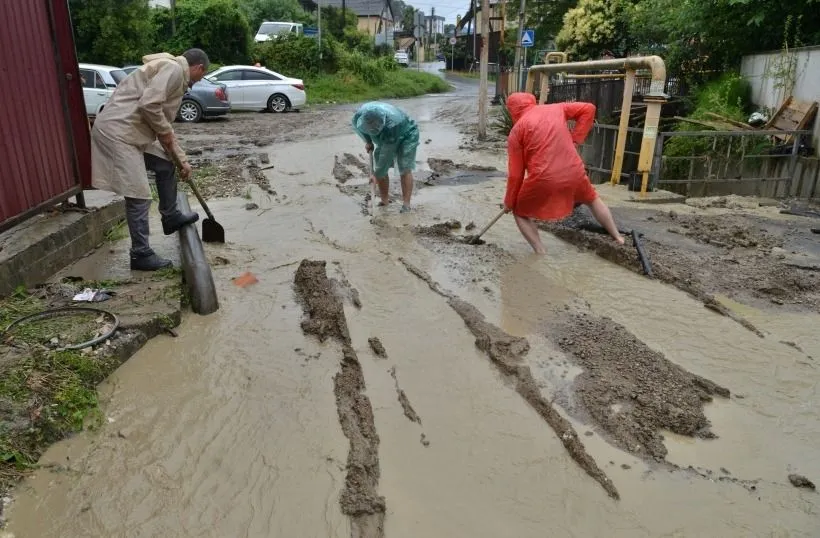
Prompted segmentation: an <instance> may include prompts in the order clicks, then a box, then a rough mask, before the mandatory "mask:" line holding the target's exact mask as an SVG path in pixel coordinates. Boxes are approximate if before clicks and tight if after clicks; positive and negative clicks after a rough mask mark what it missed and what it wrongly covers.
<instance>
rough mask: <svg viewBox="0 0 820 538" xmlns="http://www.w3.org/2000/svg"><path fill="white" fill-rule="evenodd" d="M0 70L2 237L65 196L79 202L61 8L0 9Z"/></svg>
mask: <svg viewBox="0 0 820 538" xmlns="http://www.w3.org/2000/svg"><path fill="white" fill-rule="evenodd" d="M0 65H2V68H0V87H2V88H4V89H6V100H5V102H4V104H3V106H0V162H2V163H3V172H2V181H0V231H3V230H5V229H7V228H9V227H11V226H13V225H14V224H16V223H18V222H20V221H22V220H24V219H26V218H28V217H29V216H31V215H33V214H34V213H36V212H37V211H41V210H43V209H45V208H47V207H50V206H51V205H54V204H56V203H59V202H61V201H63V200H65V199H67V198H68V197H70V196H77V197H78V202H79V201H81V199H80V197H81V196H82V177H83V175H84V174H86V173H87V172H88V170H90V160H89V159H88V152H87V149H88V120H87V119H86V118H85V106H84V104H83V97H82V87H81V86H80V78H79V71H78V68H77V61H76V58H75V56H74V43H73V40H72V34H71V23H70V18H69V13H68V4H67V3H66V2H52V1H50V0H28V1H20V2H0ZM77 118H82V119H81V120H79V123H78V122H77ZM80 151H82V154H81V153H80Z"/></svg>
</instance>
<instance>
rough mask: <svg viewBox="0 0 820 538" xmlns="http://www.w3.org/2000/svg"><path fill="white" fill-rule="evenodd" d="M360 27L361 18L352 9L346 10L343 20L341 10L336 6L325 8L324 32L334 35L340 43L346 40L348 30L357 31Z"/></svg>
mask: <svg viewBox="0 0 820 538" xmlns="http://www.w3.org/2000/svg"><path fill="white" fill-rule="evenodd" d="M358 25H359V18H358V17H357V16H356V14H355V13H353V11H352V10H350V9H346V10H345V12H344V19H342V10H341V8H337V7H334V6H325V7H323V8H322V32H326V33H328V34H330V35H332V36H333V37H335V38H336V39H338V40H339V41H342V40H344V39H345V31H346V30H348V31H350V30H356V28H357V27H358ZM325 35H327V34H325Z"/></svg>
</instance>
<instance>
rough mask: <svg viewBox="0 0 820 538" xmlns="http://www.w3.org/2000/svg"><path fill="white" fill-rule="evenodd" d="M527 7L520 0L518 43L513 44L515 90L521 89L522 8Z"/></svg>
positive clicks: (525, 0)
mask: <svg viewBox="0 0 820 538" xmlns="http://www.w3.org/2000/svg"><path fill="white" fill-rule="evenodd" d="M526 7H527V0H521V8H520V10H519V11H518V43H516V44H515V65H513V73H515V85H514V86H513V88H515V91H517V92H519V91H521V49H522V48H523V47H522V46H521V40H522V39H523V38H524V10H525V9H526Z"/></svg>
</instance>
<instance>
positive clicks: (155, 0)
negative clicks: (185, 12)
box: [148, 0, 171, 8]
mask: <svg viewBox="0 0 820 538" xmlns="http://www.w3.org/2000/svg"><path fill="white" fill-rule="evenodd" d="M148 7H165V8H170V7H171V0H148Z"/></svg>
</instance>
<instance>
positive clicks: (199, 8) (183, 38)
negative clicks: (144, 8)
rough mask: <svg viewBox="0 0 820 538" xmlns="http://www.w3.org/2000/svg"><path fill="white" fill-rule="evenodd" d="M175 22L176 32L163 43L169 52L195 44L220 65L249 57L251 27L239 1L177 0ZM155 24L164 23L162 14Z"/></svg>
mask: <svg viewBox="0 0 820 538" xmlns="http://www.w3.org/2000/svg"><path fill="white" fill-rule="evenodd" d="M176 21H177V32H176V35H174V36H173V37H172V38H170V39H169V40H168V41H167V42H165V43H164V47H163V48H164V49H165V50H166V51H167V52H172V53H175V54H181V53H182V52H184V51H185V50H186V49H189V48H192V47H196V48H201V49H202V50H204V51H205V52H206V53H208V57H209V58H210V59H211V61H213V62H217V63H221V64H235V63H245V62H248V61H249V60H250V57H251V43H252V39H251V29H250V25H249V24H248V19H247V18H246V17H245V14H244V13H243V12H242V10H241V9H240V8H239V5H238V4H237V1H236V0H178V1H177V7H176ZM155 24H163V16H162V15H159V16H158V17H156V18H155ZM163 27H164V26H163Z"/></svg>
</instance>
